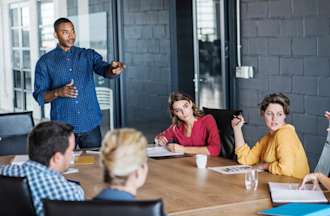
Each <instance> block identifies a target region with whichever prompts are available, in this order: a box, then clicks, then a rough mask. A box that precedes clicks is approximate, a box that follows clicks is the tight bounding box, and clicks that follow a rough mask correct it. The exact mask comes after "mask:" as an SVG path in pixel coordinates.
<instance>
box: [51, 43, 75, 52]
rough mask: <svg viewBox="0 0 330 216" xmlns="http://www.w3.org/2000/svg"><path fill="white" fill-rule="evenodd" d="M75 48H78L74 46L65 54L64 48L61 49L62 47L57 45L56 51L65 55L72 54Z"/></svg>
mask: <svg viewBox="0 0 330 216" xmlns="http://www.w3.org/2000/svg"><path fill="white" fill-rule="evenodd" d="M75 48H76V47H75V46H72V47H71V48H70V49H69V50H68V51H66V52H65V51H64V50H63V49H62V47H60V45H59V44H57V45H56V48H55V50H56V51H59V52H61V53H63V54H72V53H73V51H74V49H75Z"/></svg>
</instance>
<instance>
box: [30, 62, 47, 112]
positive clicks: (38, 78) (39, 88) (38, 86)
mask: <svg viewBox="0 0 330 216" xmlns="http://www.w3.org/2000/svg"><path fill="white" fill-rule="evenodd" d="M49 87H50V79H49V75H48V72H47V66H46V64H45V62H43V61H42V60H39V61H38V62H37V65H36V69H35V78H34V91H33V97H34V99H35V100H36V101H37V102H38V104H39V105H40V106H41V107H43V106H44V104H45V99H44V94H45V92H46V91H48V90H49Z"/></svg>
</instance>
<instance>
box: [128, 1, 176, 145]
mask: <svg viewBox="0 0 330 216" xmlns="http://www.w3.org/2000/svg"><path fill="white" fill-rule="evenodd" d="M122 17H123V28H124V29H123V54H124V62H125V64H126V65H127V68H126V71H125V73H126V80H125V85H126V88H125V89H126V94H127V95H126V96H127V97H126V101H125V103H126V104H127V115H128V116H127V124H128V126H129V127H135V128H138V129H140V130H142V131H144V132H145V133H148V134H146V135H147V137H148V138H149V140H150V139H151V138H153V137H154V136H155V135H156V134H158V133H159V132H160V131H161V130H163V129H165V127H167V126H168V125H169V124H170V119H169V115H168V111H167V98H168V95H169V92H170V89H171V86H170V85H171V77H170V67H171V58H170V57H171V50H170V30H169V28H170V27H169V1H168V0H124V1H123V16H122ZM152 140H153V139H152ZM152 140H151V141H152Z"/></svg>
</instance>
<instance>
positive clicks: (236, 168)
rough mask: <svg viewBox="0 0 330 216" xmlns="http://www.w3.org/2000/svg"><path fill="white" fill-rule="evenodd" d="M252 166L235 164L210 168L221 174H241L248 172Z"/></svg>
mask: <svg viewBox="0 0 330 216" xmlns="http://www.w3.org/2000/svg"><path fill="white" fill-rule="evenodd" d="M251 168H252V167H251V166H249V165H233V166H220V167H209V168H208V169H210V170H213V171H215V172H219V173H221V174H227V175H228V174H240V173H246V172H247V171H248V170H250V169H251Z"/></svg>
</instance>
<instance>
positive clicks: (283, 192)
mask: <svg viewBox="0 0 330 216" xmlns="http://www.w3.org/2000/svg"><path fill="white" fill-rule="evenodd" d="M268 185H269V190H270V193H271V197H272V201H273V202H274V203H290V202H296V203H301V202H306V203H320V202H328V200H327V198H326V197H325V196H324V194H323V192H322V190H321V189H320V188H319V187H317V189H316V190H312V187H313V186H312V185H306V186H305V188H304V189H303V190H299V189H298V187H299V184H298V183H275V182H269V183H268Z"/></svg>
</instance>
